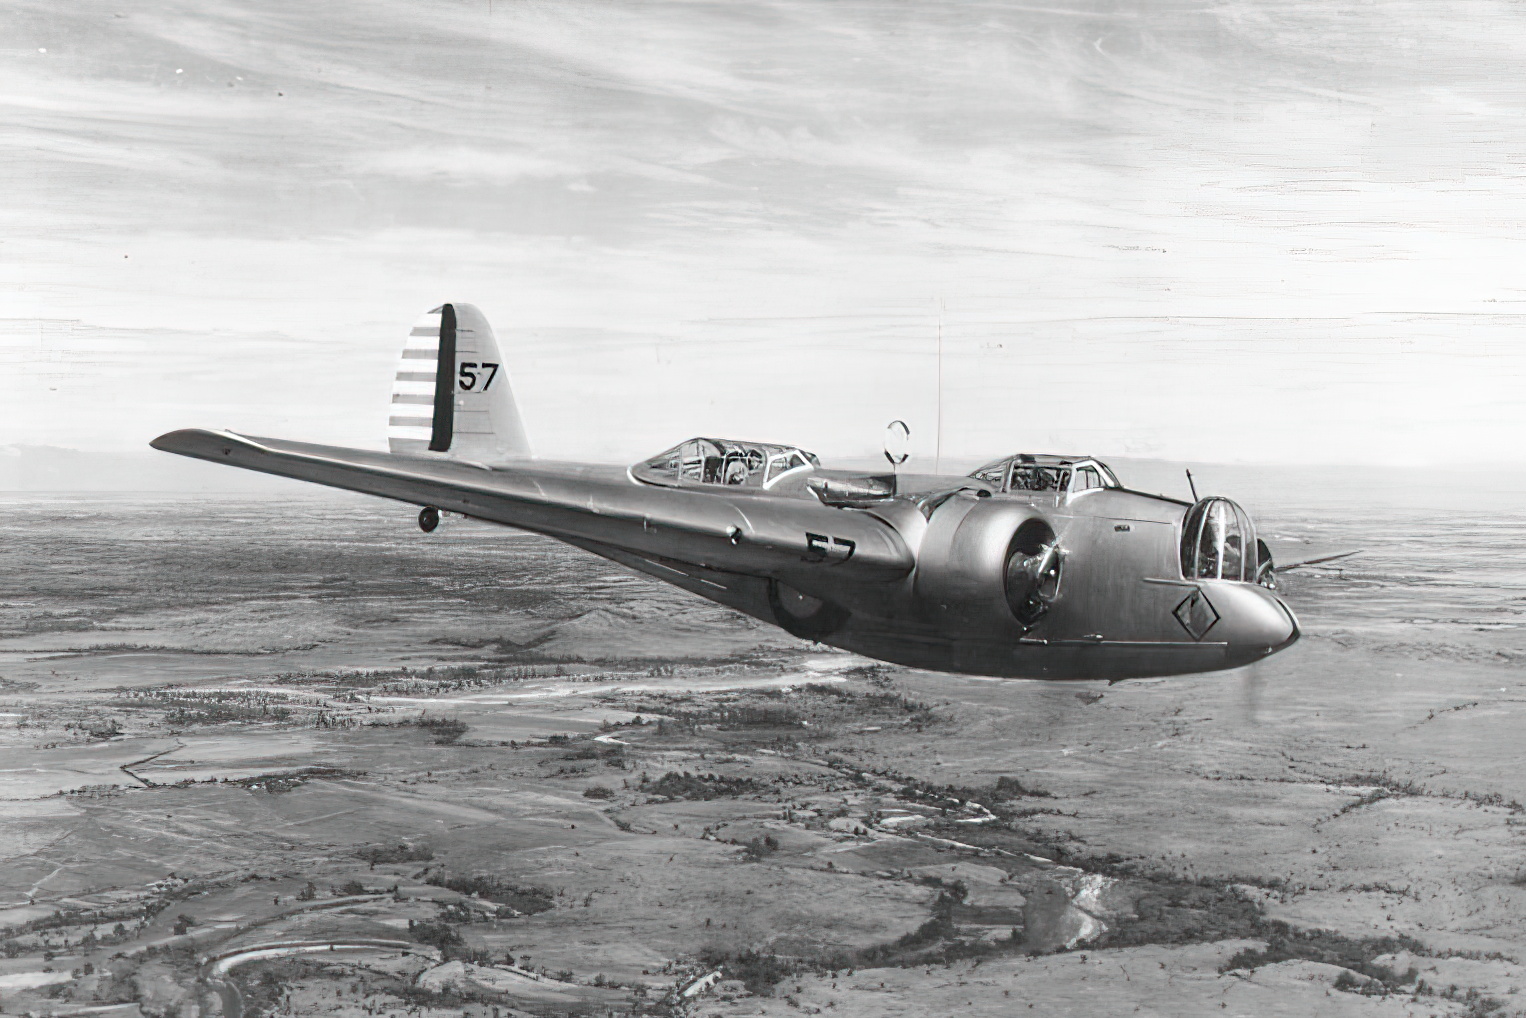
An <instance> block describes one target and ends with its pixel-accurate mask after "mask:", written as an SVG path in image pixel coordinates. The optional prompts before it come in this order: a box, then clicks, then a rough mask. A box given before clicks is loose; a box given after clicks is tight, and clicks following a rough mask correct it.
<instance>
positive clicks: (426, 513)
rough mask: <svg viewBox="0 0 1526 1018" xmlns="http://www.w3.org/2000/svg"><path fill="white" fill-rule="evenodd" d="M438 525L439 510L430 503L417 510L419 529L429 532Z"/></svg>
mask: <svg viewBox="0 0 1526 1018" xmlns="http://www.w3.org/2000/svg"><path fill="white" fill-rule="evenodd" d="M439 525H440V510H438V509H436V508H435V507H434V506H432V505H426V506H425V507H424V508H422V509H420V510H419V529H420V530H422V531H423V532H424V533H426V534H427V533H430V532H431V531H433V530H434V528H435V527H438V526H439Z"/></svg>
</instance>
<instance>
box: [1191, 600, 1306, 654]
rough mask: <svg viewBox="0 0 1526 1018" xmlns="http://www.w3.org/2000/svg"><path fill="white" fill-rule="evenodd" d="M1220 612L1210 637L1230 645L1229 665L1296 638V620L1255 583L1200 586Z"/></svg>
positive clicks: (1289, 642) (1275, 649) (1287, 643)
mask: <svg viewBox="0 0 1526 1018" xmlns="http://www.w3.org/2000/svg"><path fill="white" fill-rule="evenodd" d="M1203 592H1204V594H1205V595H1206V596H1207V597H1208V599H1209V600H1210V601H1212V603H1213V606H1214V609H1215V611H1217V613H1218V615H1219V619H1218V621H1217V623H1215V625H1214V627H1213V630H1212V632H1211V634H1210V635H1209V637H1208V638H1209V639H1212V640H1222V641H1223V642H1224V643H1226V644H1228V645H1229V656H1230V658H1231V663H1232V664H1245V663H1247V662H1249V661H1255V660H1257V659H1259V658H1263V657H1265V656H1266V655H1268V654H1271V653H1273V652H1274V651H1278V650H1281V649H1282V648H1284V647H1286V646H1288V645H1289V644H1291V643H1293V641H1295V640H1297V639H1298V635H1299V633H1298V622H1297V620H1296V619H1295V618H1294V617H1293V613H1292V612H1291V611H1289V610H1288V607H1287V605H1285V604H1283V603H1282V601H1281V599H1279V598H1278V597H1277V595H1276V594H1273V593H1272V592H1271V591H1269V590H1267V589H1266V588H1265V587H1261V586H1257V585H1254V584H1246V585H1244V586H1239V585H1229V584H1224V585H1217V584H1216V585H1213V586H1211V587H1204V588H1203Z"/></svg>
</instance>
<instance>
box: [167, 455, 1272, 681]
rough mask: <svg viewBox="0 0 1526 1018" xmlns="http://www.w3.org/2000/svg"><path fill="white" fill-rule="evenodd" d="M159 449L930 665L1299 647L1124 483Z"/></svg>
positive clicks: (1233, 655)
mask: <svg viewBox="0 0 1526 1018" xmlns="http://www.w3.org/2000/svg"><path fill="white" fill-rule="evenodd" d="M153 444H154V445H155V447H156V448H160V449H164V450H166V451H169V452H176V453H180V454H182V455H187V456H193V457H196V458H200V459H206V460H211V461H213V462H218V463H225V464H229V465H233V466H239V467H244V468H246V469H253V470H259V471H262V472H266V473H273V474H279V475H283V476H288V477H295V478H299V479H302V480H308V481H313V482H316V483H320V484H327V485H331V486H334V487H340V488H347V489H350V490H355V491H363V492H368V493H370V494H375V495H380V496H383V497H388V498H394V499H398V500H401V501H406V502H411V503H414V504H416V505H425V506H435V507H438V508H439V509H443V510H447V511H450V512H455V513H460V514H463V515H467V516H472V517H475V518H478V519H482V520H489V521H493V522H497V523H502V524H506V525H508V526H512V527H517V528H520V529H524V530H530V531H535V532H539V533H542V534H547V535H549V536H552V537H555V538H558V539H560V540H563V541H566V542H568V543H570V544H573V545H576V546H578V547H580V548H584V549H586V550H588V551H591V552H593V553H594V554H597V555H601V556H603V557H605V558H607V559H610V560H612V561H615V562H618V563H621V564H623V565H626V566H628V567H631V568H633V569H637V570H639V571H641V572H643V573H646V574H648V575H651V576H654V577H657V578H658V579H661V580H665V581H667V582H669V583H673V584H675V585H677V586H679V587H682V588H684V589H685V590H689V591H692V592H693V593H695V594H698V595H700V596H701V597H704V598H707V599H709V600H711V601H715V602H718V603H720V604H723V605H727V606H728V607H731V608H734V609H736V610H738V611H741V612H744V613H746V614H748V615H750V616H753V617H754V618H758V619H761V620H763V621H765V622H769V623H773V624H776V625H779V626H782V627H783V628H784V629H786V630H788V631H790V632H791V633H794V634H796V635H798V636H801V637H805V638H809V639H814V640H818V641H820V642H822V643H825V644H829V645H831V646H835V647H841V648H843V649H846V650H850V651H854V652H856V653H860V654H864V655H866V656H869V657H873V658H879V659H882V660H885V661H892V662H896V663H900V664H905V665H911V666H914V667H919V668H928V669H934V670H939V671H950V672H965V673H973V674H981V675H991V676H1003V677H1021V678H1048V679H1111V680H1116V679H1126V678H1137V677H1145V676H1156V675H1173V674H1183V673H1191V672H1202V671H1213V670H1217V669H1224V668H1233V667H1237V666H1240V665H1245V664H1249V663H1251V662H1254V661H1257V660H1259V659H1261V658H1263V657H1266V656H1268V655H1269V654H1272V653H1275V652H1276V651H1277V650H1280V649H1282V648H1283V647H1286V646H1288V645H1289V644H1291V643H1292V642H1293V641H1294V640H1296V639H1297V637H1298V628H1297V623H1296V621H1295V619H1294V617H1293V615H1292V613H1291V612H1290V611H1289V610H1288V609H1287V607H1286V606H1285V605H1283V603H1282V602H1281V601H1280V600H1279V599H1278V598H1277V597H1276V596H1275V595H1274V594H1273V593H1272V592H1271V591H1270V590H1268V589H1266V588H1265V587H1262V586H1259V585H1257V584H1255V583H1250V582H1242V581H1240V580H1221V579H1200V578H1192V579H1188V578H1185V577H1184V576H1183V572H1182V566H1181V561H1180V558H1181V555H1180V552H1179V548H1180V547H1181V541H1182V534H1181V527H1182V522H1183V518H1184V516H1185V515H1187V513H1188V511H1189V509H1190V508H1191V507H1190V506H1189V505H1188V504H1186V503H1183V502H1179V501H1176V500H1174V499H1169V498H1165V497H1162V496H1155V495H1146V494H1142V493H1139V492H1134V491H1129V490H1125V489H1120V488H1093V489H1091V490H1088V491H1081V492H1074V493H1071V492H1022V493H1007V492H1003V491H1001V490H999V486H998V485H992V484H990V483H988V482H984V481H981V480H979V479H976V478H971V477H949V476H940V477H931V476H927V477H915V478H912V477H903V478H901V479H900V480H899V482H898V486H897V489H896V493H895V494H893V495H889V496H886V495H884V494H883V493H880V494H879V495H877V496H876V497H875V498H872V499H865V500H862V501H854V500H853V499H851V498H844V499H841V500H839V501H836V502H832V501H830V500H824V499H823V497H822V496H821V494H820V492H819V491H816V492H813V491H812V490H810V489H809V488H808V487H807V485H806V483H805V482H806V481H807V480H808V479H810V478H816V479H817V481H816V483H817V484H818V485H820V484H832V483H834V479H835V481H840V482H841V483H842V484H843V485H845V486H846V487H848V488H850V489H851V488H852V487H853V486H854V485H855V484H856V483H858V482H859V481H861V480H863V478H864V475H855V474H850V473H847V472H834V471H824V470H820V469H819V468H811V469H805V468H801V469H800V470H799V471H798V473H799V476H796V477H791V478H788V479H787V480H786V482H785V483H779V484H775V485H773V486H771V487H766V488H764V487H760V488H752V487H730V486H724V485H717V484H713V483H700V482H698V481H684V480H674V481H672V482H670V483H650V482H648V481H644V480H641V479H638V476H637V473H636V470H635V468H632V469H625V468H621V467H608V466H590V465H582V464H570V463H549V462H544V461H538V460H527V461H524V462H522V463H509V464H505V465H502V466H492V467H489V466H483V465H478V464H472V463H464V462H459V461H449V460H442V459H431V458H426V457H423V456H402V455H395V454H386V453H379V452H367V451H363V450H355V449H342V448H335V447H329V446H318V445H307V444H303V443H295V442H286V441H280V440H274V439H264V438H247V437H244V436H239V435H234V434H231V433H228V432H215V431H202V430H188V431H178V432H172V433H170V434H167V435H163V436H161V437H160V438H159V439H156V440H155V442H154V443H153ZM871 480H872V479H871ZM1038 533H1042V534H1043V535H1044V543H1043V552H1044V554H1045V555H1048V556H1050V557H1049V558H1047V559H1046V560H1045V561H1046V562H1048V563H1049V566H1048V567H1047V568H1049V569H1050V572H1049V573H1047V574H1046V575H1047V577H1048V584H1049V585H1048V587H1047V588H1046V589H1045V590H1044V591H1043V592H1042V593H1043V594H1044V596H1043V598H1042V603H1039V602H1038V601H1034V602H1033V603H1034V604H1035V605H1036V607H1035V608H1034V609H1033V611H1031V612H1026V614H1025V611H1026V609H1022V608H1015V607H1014V600H1013V595H1012V583H1013V581H1012V575H1013V569H1014V566H1013V562H1014V556H1019V555H1020V554H1026V552H1020V551H1018V550H1015V549H1019V548H1020V546H1021V545H1022V542H1023V541H1024V540H1027V538H1026V537H1025V536H1024V535H1032V534H1038ZM1035 547H1038V546H1037V545H1035ZM1030 551H1031V549H1030ZM1034 556H1035V560H1036V558H1037V553H1036V552H1035V553H1034ZM1020 561H1028V560H1027V559H1020ZM1056 562H1057V563H1058V564H1056Z"/></svg>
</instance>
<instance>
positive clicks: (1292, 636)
mask: <svg viewBox="0 0 1526 1018" xmlns="http://www.w3.org/2000/svg"><path fill="white" fill-rule="evenodd" d="M1181 564H1182V578H1183V579H1187V580H1196V581H1198V582H1199V584H1200V586H1199V588H1198V590H1199V593H1198V595H1197V597H1196V598H1195V599H1194V600H1193V603H1191V604H1189V605H1188V606H1187V607H1188V609H1189V610H1190V611H1191V613H1192V616H1193V617H1192V618H1190V619H1185V620H1183V625H1186V626H1188V628H1189V631H1191V627H1192V626H1193V625H1196V626H1197V627H1198V628H1199V629H1201V630H1203V631H1205V632H1206V630H1207V629H1209V628H1212V630H1213V637H1212V638H1213V639H1215V640H1218V641H1221V642H1223V643H1225V644H1226V645H1227V648H1228V649H1227V655H1226V656H1227V657H1228V659H1229V663H1230V666H1231V667H1238V666H1240V665H1245V664H1250V663H1251V662H1252V661H1259V660H1261V659H1262V658H1264V657H1267V656H1268V655H1270V654H1275V653H1276V652H1277V651H1279V650H1282V649H1283V648H1284V647H1289V646H1292V645H1293V643H1294V642H1296V641H1297V639H1298V635H1299V633H1298V619H1297V618H1296V617H1295V616H1294V615H1293V612H1292V610H1291V609H1290V608H1288V606H1287V605H1285V604H1283V603H1282V599H1281V598H1279V597H1278V596H1277V595H1276V594H1273V593H1272V592H1271V590H1270V589H1269V588H1270V586H1271V583H1272V559H1271V553H1270V552H1269V551H1268V550H1267V548H1266V545H1265V544H1264V543H1263V542H1262V541H1260V540H1259V539H1258V538H1257V537H1256V526H1255V524H1254V523H1252V522H1251V518H1250V515H1249V514H1248V513H1246V511H1245V510H1244V509H1242V508H1240V507H1239V506H1238V505H1236V504H1235V503H1234V502H1231V501H1230V500H1229V499H1227V498H1220V497H1218V496H1211V497H1209V498H1205V499H1202V500H1200V501H1199V502H1198V503H1197V504H1195V505H1194V506H1192V508H1191V509H1188V510H1187V512H1186V514H1185V515H1184V516H1183V518H1182V531H1181Z"/></svg>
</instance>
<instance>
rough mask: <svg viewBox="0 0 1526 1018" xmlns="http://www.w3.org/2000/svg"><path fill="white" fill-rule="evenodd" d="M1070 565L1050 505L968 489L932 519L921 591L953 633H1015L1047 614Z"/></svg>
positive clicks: (925, 605)
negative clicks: (1047, 510)
mask: <svg viewBox="0 0 1526 1018" xmlns="http://www.w3.org/2000/svg"><path fill="white" fill-rule="evenodd" d="M1063 573H1064V559H1063V556H1062V554H1061V552H1060V550H1059V547H1058V545H1057V543H1056V540H1055V532H1054V529H1053V527H1052V526H1051V525H1050V523H1049V521H1048V520H1046V519H1045V518H1044V516H1043V514H1042V513H1040V512H1038V511H1037V510H1035V509H1034V508H1032V507H1031V506H1026V505H1021V504H1013V503H1011V502H1006V501H1000V502H998V501H995V500H990V499H982V498H976V497H971V496H967V495H960V496H958V497H955V498H951V499H949V500H948V501H946V502H945V503H944V504H943V505H941V506H939V507H938V508H937V509H936V510H935V511H934V512H933V515H932V518H931V519H930V520H929V521H928V527H927V533H926V535H925V536H924V537H923V539H922V545H921V550H920V551H919V553H918V555H917V572H916V585H915V592H916V597H917V600H918V602H919V606H920V608H921V609H922V611H923V612H924V614H925V617H927V618H929V619H931V620H933V621H934V623H935V624H936V625H937V627H938V628H939V630H941V631H942V632H943V633H944V635H946V636H950V637H955V638H960V637H963V638H971V637H973V638H979V639H1000V638H1002V637H1008V638H1012V637H1017V636H1021V635H1022V634H1023V633H1025V632H1027V631H1028V630H1030V629H1032V628H1033V627H1035V626H1036V625H1038V624H1039V623H1040V621H1041V620H1042V619H1043V618H1044V615H1045V614H1046V613H1047V612H1048V610H1049V606H1050V605H1051V604H1052V603H1053V602H1054V600H1055V598H1057V597H1058V596H1059V594H1060V591H1061V587H1062V584H1063V582H1064V577H1063Z"/></svg>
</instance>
